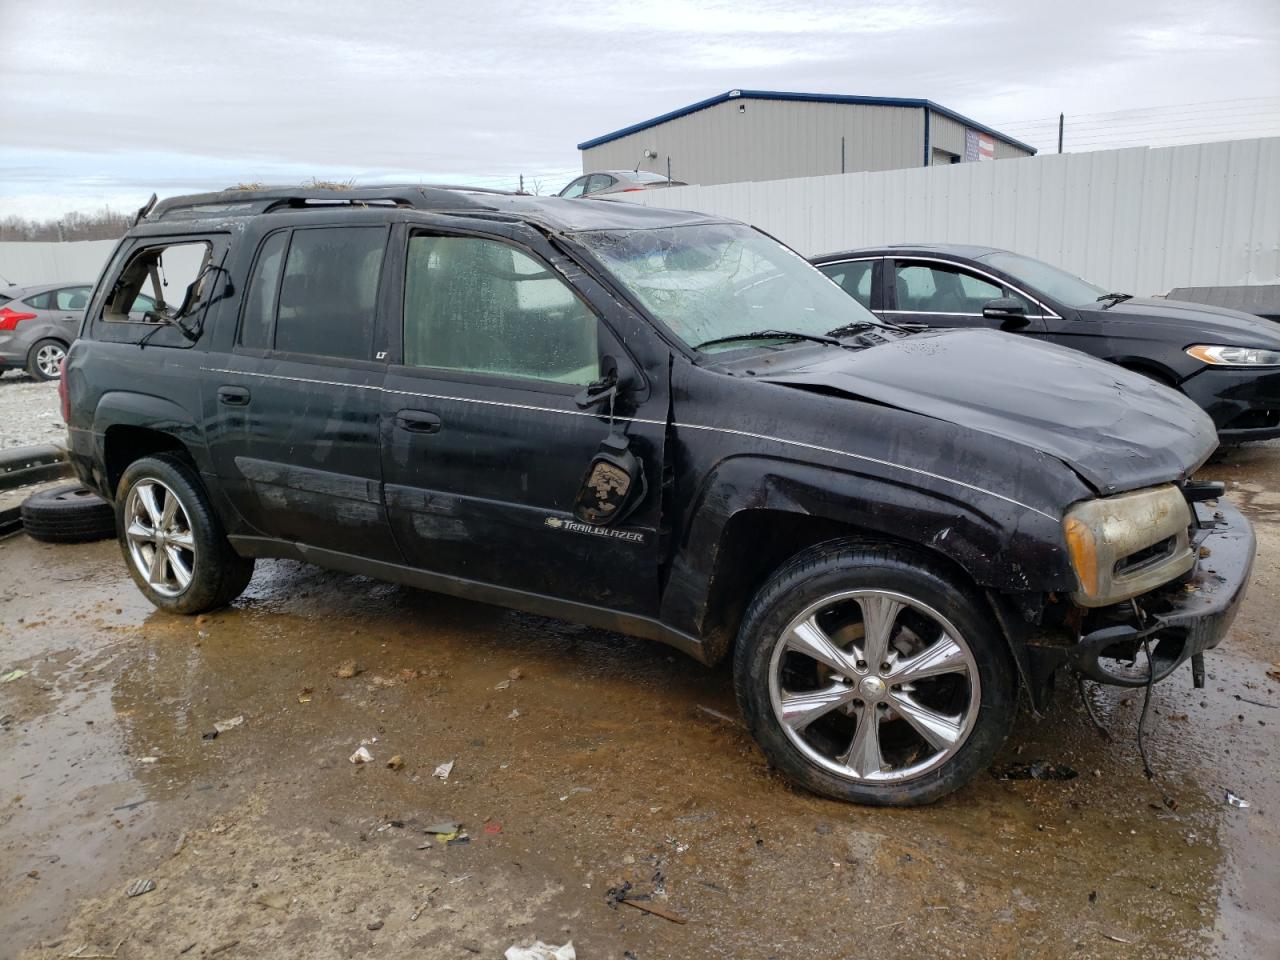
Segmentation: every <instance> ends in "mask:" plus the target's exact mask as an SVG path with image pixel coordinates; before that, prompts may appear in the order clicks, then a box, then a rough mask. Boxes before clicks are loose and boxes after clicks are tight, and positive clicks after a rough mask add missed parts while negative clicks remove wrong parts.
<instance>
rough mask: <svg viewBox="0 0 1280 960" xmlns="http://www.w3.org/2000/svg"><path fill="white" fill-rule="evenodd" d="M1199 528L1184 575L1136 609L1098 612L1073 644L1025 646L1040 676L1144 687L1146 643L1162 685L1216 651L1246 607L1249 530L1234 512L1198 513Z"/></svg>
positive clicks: (1210, 509) (1200, 508)
mask: <svg viewBox="0 0 1280 960" xmlns="http://www.w3.org/2000/svg"><path fill="white" fill-rule="evenodd" d="M1195 509H1196V511H1197V514H1198V515H1199V518H1200V521H1201V529H1200V530H1199V531H1198V534H1197V536H1196V538H1195V541H1194V547H1195V551H1196V555H1197V562H1196V566H1195V568H1194V569H1193V570H1192V571H1191V573H1190V574H1189V576H1187V577H1185V578H1183V579H1181V580H1179V581H1177V582H1175V583H1170V584H1166V585H1165V586H1163V587H1159V588H1157V589H1155V590H1152V591H1150V592H1148V593H1146V594H1143V595H1142V596H1140V597H1138V598H1136V601H1135V603H1134V604H1121V605H1118V606H1117V607H1113V608H1108V609H1106V610H1101V611H1098V612H1097V613H1098V615H1097V616H1096V617H1094V618H1092V619H1091V620H1090V621H1088V623H1090V624H1091V626H1088V627H1086V631H1085V632H1084V633H1083V634H1082V635H1081V636H1080V639H1079V641H1078V642H1076V643H1074V644H1072V645H1069V646H1061V645H1058V644H1054V643H1043V644H1041V643H1038V642H1036V641H1035V640H1033V641H1032V642H1031V644H1030V649H1031V653H1032V655H1033V659H1035V660H1037V661H1039V663H1040V665H1041V669H1044V668H1046V667H1047V668H1049V669H1053V668H1056V667H1059V666H1067V667H1070V668H1071V669H1073V670H1076V671H1078V672H1079V673H1082V674H1083V675H1084V676H1086V677H1088V678H1090V679H1091V680H1096V681H1098V682H1099V683H1107V684H1113V685H1117V686H1123V687H1140V686H1145V685H1146V683H1147V681H1148V673H1147V669H1148V668H1147V664H1146V662H1145V660H1143V662H1141V663H1139V662H1138V661H1139V659H1140V656H1141V654H1142V651H1143V642H1144V641H1146V644H1147V646H1148V647H1149V648H1150V654H1151V659H1150V662H1151V671H1152V675H1153V676H1154V679H1155V680H1156V681H1160V680H1163V679H1164V678H1165V677H1167V676H1169V674H1171V673H1172V672H1173V671H1174V670H1175V669H1177V668H1178V667H1179V666H1181V665H1182V664H1183V663H1185V662H1186V661H1187V660H1188V659H1190V658H1191V657H1193V656H1195V655H1196V654H1199V653H1203V652H1204V651H1205V650H1211V649H1213V648H1214V647H1216V646H1217V645H1218V644H1219V643H1220V642H1221V641H1222V638H1223V637H1224V636H1225V635H1226V633H1227V630H1228V629H1229V628H1230V627H1231V623H1232V621H1233V620H1234V619H1235V616H1236V613H1237V611H1238V610H1239V608H1240V603H1241V602H1242V601H1243V600H1244V595H1245V591H1246V589H1247V588H1248V585H1249V577H1250V574H1251V572H1252V570H1253V557H1254V551H1255V547H1256V539H1255V537H1254V534H1253V527H1252V526H1251V525H1250V523H1249V521H1248V520H1247V519H1245V517H1244V515H1243V514H1241V513H1240V512H1239V511H1238V510H1236V509H1235V508H1234V507H1231V506H1229V505H1228V504H1226V503H1225V502H1222V501H1219V503H1218V505H1217V506H1207V505H1204V504H1199V505H1197V506H1196V508H1195Z"/></svg>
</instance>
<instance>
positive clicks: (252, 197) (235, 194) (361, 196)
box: [146, 183, 513, 220]
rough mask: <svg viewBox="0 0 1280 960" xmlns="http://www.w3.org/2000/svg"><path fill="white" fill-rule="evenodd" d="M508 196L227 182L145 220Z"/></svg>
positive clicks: (427, 187) (475, 201)
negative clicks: (229, 184)
mask: <svg viewBox="0 0 1280 960" xmlns="http://www.w3.org/2000/svg"><path fill="white" fill-rule="evenodd" d="M486 194H488V195H494V194H496V195H501V196H513V194H510V193H507V192H506V191H503V190H490V189H487V188H484V187H463V186H444V185H436V184H418V183H412V184H382V185H379V186H373V187H342V186H333V187H329V186H318V185H310V186H305V185H303V186H279V187H248V188H245V189H241V188H236V187H232V188H229V189H227V190H220V191H217V192H214V193H194V194H188V195H186V196H181V197H170V198H169V199H167V200H161V201H160V202H159V203H157V204H155V205H154V206H152V207H151V208H150V210H148V211H147V214H146V219H148V220H160V219H163V218H164V217H166V216H168V215H169V214H178V213H190V214H196V215H200V214H205V215H211V216H217V215H222V216H243V215H245V214H255V213H267V212H269V211H271V210H278V209H280V208H282V207H288V208H297V209H300V208H305V207H309V206H331V205H337V204H345V205H351V206H360V205H366V204H367V205H370V206H384V205H390V206H397V207H415V208H419V209H429V210H440V209H445V210H452V209H488V208H489V205H488V204H486V203H484V201H483V199H482V197H483V196H484V195H486Z"/></svg>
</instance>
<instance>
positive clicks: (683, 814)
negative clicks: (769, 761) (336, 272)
mask: <svg viewBox="0 0 1280 960" xmlns="http://www.w3.org/2000/svg"><path fill="white" fill-rule="evenodd" d="M1215 469H1220V470H1224V471H1235V473H1236V474H1238V476H1237V477H1236V480H1237V482H1238V483H1252V484H1256V485H1258V487H1259V490H1260V492H1261V493H1262V494H1264V495H1265V491H1266V490H1268V489H1275V488H1276V487H1275V485H1274V484H1273V483H1272V482H1271V479H1272V478H1270V477H1267V476H1265V475H1263V474H1262V470H1263V467H1260V466H1258V464H1257V463H1256V462H1251V463H1246V464H1243V465H1242V464H1238V463H1231V462H1226V463H1224V464H1219V465H1217V466H1216V467H1215ZM1268 469H1269V468H1268ZM1245 506H1246V508H1247V509H1249V510H1250V511H1251V513H1253V514H1254V516H1255V519H1256V520H1257V521H1258V522H1259V535H1260V536H1259V539H1260V556H1259V561H1258V565H1257V569H1256V571H1255V575H1256V582H1255V584H1254V586H1253V589H1252V593H1251V595H1250V597H1249V599H1248V601H1247V604H1246V607H1245V609H1244V611H1243V612H1242V614H1241V616H1240V619H1239V620H1238V622H1237V624H1236V627H1235V628H1234V629H1233V632H1232V636H1231V637H1230V638H1229V639H1228V641H1227V643H1226V644H1225V645H1224V647H1223V648H1222V650H1221V651H1220V652H1218V653H1217V654H1215V655H1213V656H1211V657H1210V659H1209V674H1210V680H1209V686H1208V688H1207V689H1206V690H1203V691H1196V690H1193V689H1192V688H1191V678H1190V674H1189V671H1183V672H1182V673H1180V674H1179V675H1178V676H1176V677H1175V678H1173V679H1171V680H1170V681H1168V682H1167V683H1165V684H1162V685H1161V686H1159V687H1157V688H1156V691H1155V696H1154V698H1153V704H1152V715H1151V721H1150V722H1151V728H1150V734H1149V741H1148V747H1149V752H1150V755H1151V759H1152V764H1153V766H1154V767H1155V769H1156V771H1157V780H1156V781H1155V782H1149V781H1147V780H1146V778H1144V777H1143V775H1142V772H1141V767H1140V763H1139V761H1138V758H1137V753H1136V748H1135V744H1134V731H1135V727H1136V723H1137V717H1138V714H1139V711H1140V709H1141V705H1142V697H1141V692H1140V691H1139V692H1137V693H1135V692H1132V691H1118V690H1109V689H1108V690H1097V689H1094V690H1091V691H1090V693H1089V695H1090V696H1091V697H1092V698H1093V702H1094V704H1095V706H1096V707H1097V709H1098V711H1099V713H1100V714H1101V715H1102V717H1103V719H1104V722H1105V723H1106V724H1107V725H1108V727H1110V728H1111V730H1112V731H1113V733H1114V735H1115V737H1116V740H1115V742H1114V743H1112V744H1106V743H1103V742H1102V741H1101V740H1100V739H1099V737H1098V735H1097V734H1096V733H1095V731H1094V730H1093V729H1092V727H1091V726H1090V724H1089V722H1088V720H1087V717H1086V716H1085V714H1084V712H1083V709H1082V706H1081V704H1080V702H1079V699H1078V696H1077V694H1076V693H1075V691H1074V689H1068V688H1069V687H1070V685H1069V684H1064V685H1063V689H1059V690H1058V691H1057V693H1056V695H1055V703H1054V706H1053V711H1052V713H1051V714H1050V715H1049V716H1048V717H1047V718H1046V719H1045V720H1042V721H1036V720H1035V719H1034V718H1032V717H1031V716H1030V715H1027V714H1025V713H1024V714H1023V715H1022V716H1021V717H1020V721H1019V725H1018V728H1017V730H1016V732H1015V734H1014V736H1013V738H1012V740H1011V741H1010V743H1009V744H1008V746H1007V748H1006V750H1005V751H1004V754H1003V755H1002V756H1001V757H1000V759H999V761H998V763H997V768H999V767H1003V766H1007V765H1010V764H1032V763H1035V762H1037V761H1047V762H1052V763H1056V764H1065V765H1067V766H1070V767H1071V768H1073V769H1074V770H1076V771H1078V773H1079V776H1078V777H1076V778H1075V779H1071V780H1063V781H1041V780H999V779H996V778H994V777H992V776H982V777H980V778H978V779H977V780H976V781H975V782H974V783H973V784H972V785H971V786H970V787H969V788H967V789H965V790H963V791H961V792H960V793H958V794H956V795H954V796H952V797H951V798H948V799H947V800H945V801H943V802H942V803H939V804H937V805H935V806H933V807H930V808H927V809H923V810H912V811H900V810H871V809H864V808H858V807H852V806H847V805H841V804H837V803H832V802H829V801H825V800H821V799H818V798H815V797H812V796H809V795H807V794H804V793H800V792H797V791H794V790H792V789H791V788H789V787H788V786H787V785H786V783H785V782H783V781H782V780H781V779H780V778H779V777H777V776H776V775H774V774H773V773H772V772H771V771H770V770H769V769H768V768H767V766H766V765H765V764H764V762H763V760H762V758H761V756H760V754H759V753H758V751H757V750H756V748H755V747H754V745H753V744H752V742H751V740H750V739H749V738H748V737H747V735H746V733H745V732H744V731H743V729H742V728H741V726H740V725H739V724H738V723H737V722H736V719H735V718H736V716H737V710H736V706H735V704H734V702H733V699H732V693H731V690H730V684H729V678H728V674H727V672H726V671H725V670H723V669H717V670H706V669H704V668H702V667H699V666H696V665H695V664H693V663H692V662H691V661H688V660H687V659H685V658H684V657H682V656H680V655H679V654H676V653H673V652H670V651H668V650H666V649H665V648H662V647H660V646H656V645H653V644H648V643H645V642H643V641H635V640H629V639H626V638H623V637H618V636H615V635H612V634H608V633H604V632H601V631H597V630H592V629H587V628H582V627H576V626H571V625H567V624H564V623H560V622H557V621H549V620H543V619H539V618H535V617H527V616H523V615H519V614H515V613H510V612H507V611H503V610H498V609H495V608H492V607H486V606H482V605H478V604H471V603H465V602H461V601H455V600H451V599H448V598H442V597H435V596H432V595H429V594H424V593H418V592H415V591H412V590H408V589H403V588H399V587H392V586H388V585H385V584H380V583H377V582H374V581H370V580H364V579H360V578H353V577H346V576H339V575H334V574H328V573H324V572H321V571H318V570H315V569H314V568H309V567H306V566H302V565H298V564H293V563H286V562H278V563H275V562H273V563H262V564H260V566H259V572H258V574H257V576H256V577H255V579H254V582H253V584H252V585H251V586H250V588H249V591H248V592H247V594H246V596H245V597H244V598H243V599H242V601H241V602H240V603H238V604H237V606H236V607H234V608H232V609H229V610H226V611H222V612H219V613H217V614H213V615H210V616H207V617H204V618H201V619H199V620H195V619H181V618H173V617H168V616H165V615H161V614H158V613H155V612H153V611H152V610H151V609H150V608H149V606H147V605H146V604H145V602H144V601H143V600H142V599H141V597H140V596H139V595H138V594H137V592H136V591H135V590H134V588H133V587H132V584H131V583H130V582H129V580H128V578H127V576H126V575H125V572H124V569H123V566H122V564H121V562H120V560H119V557H118V553H117V552H116V547H115V545H114V544H111V543H105V544H93V545H87V546H78V547H61V548H55V547H50V546H45V545H40V544H35V543H33V542H31V541H29V540H27V539H25V538H22V537H18V538H11V539H9V540H7V541H3V542H0V568H2V569H3V571H4V575H3V578H2V580H3V586H0V604H2V605H3V611H4V612H3V616H2V617H0V620H2V621H3V623H2V625H0V667H2V668H3V671H0V672H7V671H8V670H10V669H14V668H21V669H26V670H28V671H29V673H28V674H27V675H26V676H25V677H22V678H21V679H19V680H15V681H13V682H11V683H7V684H3V685H0V715H3V716H4V718H5V719H4V720H3V723H2V724H0V785H2V787H0V789H3V791H4V792H3V795H2V796H0V930H4V931H5V933H6V937H5V939H4V943H3V944H0V956H18V957H23V958H28V960H34V958H44V957H54V956H62V955H63V954H67V953H72V952H75V951H77V950H81V949H82V948H83V951H82V952H84V953H107V954H109V953H111V952H112V951H113V950H115V949H116V948H117V947H118V953H117V956H118V957H119V958H120V960H133V958H140V957H162V956H187V957H203V956H218V957H255V958H257V957H296V956H304V955H305V956H308V957H312V958H326V957H335V958H336V957H361V956H374V955H381V956H416V955H421V956H430V957H475V956H481V957H500V956H501V955H502V951H503V950H504V949H505V948H506V947H507V946H509V945H510V944H511V943H513V942H516V941H521V940H528V939H531V938H533V937H538V938H541V939H543V940H545V941H548V942H554V943H561V942H563V941H564V940H567V939H573V941H574V942H575V944H576V945H577V948H578V955H579V956H580V957H584V958H598V957H617V958H622V957H625V956H632V957H636V958H647V957H694V956H696V957H743V958H749V957H760V958H766V957H788V958H803V957H824V958H825V957H831V956H853V955H858V956H865V955H878V956H880V955H887V956H903V957H906V956H922V955H927V956H933V957H1005V956H1007V957H1060V956H1072V957H1162V958H1163V957H1257V956H1265V955H1267V951H1268V950H1272V949H1274V944H1275V943H1276V942H1280V930H1278V929H1277V928H1276V923H1277V921H1276V918H1275V915H1274V904H1275V903H1276V902H1280V889H1277V888H1278V887H1280V882H1278V880H1277V877H1276V873H1275V870H1274V866H1273V865H1274V863H1275V861H1276V857H1277V854H1280V838H1277V835H1276V830H1275V827H1274V820H1275V810H1276V809H1277V805H1276V800H1277V798H1278V796H1280V776H1278V775H1277V764H1276V761H1275V759H1274V756H1273V746H1274V743H1275V731H1276V726H1277V725H1280V709H1276V708H1275V707H1276V705H1277V704H1280V684H1277V683H1275V682H1274V681H1271V680H1269V679H1268V677H1267V676H1266V671H1267V669H1270V664H1271V662H1272V661H1274V660H1277V659H1280V656H1278V655H1277V654H1276V653H1275V647H1274V640H1273V637H1272V631H1273V626H1272V625H1273V624H1274V623H1275V622H1276V619H1277V613H1278V612H1280V611H1278V610H1277V601H1276V593H1275V589H1274V588H1275V582H1276V580H1275V577H1276V573H1277V571H1276V559H1277V558H1280V544H1277V543H1276V538H1275V530H1274V529H1273V528H1272V527H1271V526H1270V524H1271V523H1273V520H1272V518H1271V517H1269V516H1267V513H1266V510H1265V509H1264V508H1265V506H1266V504H1264V503H1258V504H1256V505H1251V504H1250V503H1249V502H1248V500H1247V499H1246V501H1245ZM348 661H355V666H356V668H357V670H356V671H353V670H351V669H350V667H349V665H348V666H347V668H346V669H342V668H343V667H344V665H346V664H347V662H348ZM353 672H354V674H355V675H353V676H337V675H335V674H338V673H342V674H347V673H353ZM513 677H514V679H513ZM1237 697H1239V698H1240V699H1237ZM1250 701H1256V703H1255V702H1250ZM702 708H709V710H707V709H702ZM716 714H722V715H723V716H724V717H727V718H728V719H722V718H721V717H720V716H717V715H716ZM235 717H243V718H244V721H243V724H242V725H240V726H235V727H231V728H229V729H226V730H225V731H224V732H222V733H220V734H219V735H218V736H217V737H216V739H205V738H204V735H205V734H208V733H209V732H211V731H212V730H214V729H215V724H217V723H218V722H219V721H225V720H229V719H233V718H235ZM363 741H368V742H367V743H366V744H365V746H366V749H367V750H368V751H369V752H370V753H371V755H372V757H373V761H372V762H371V763H367V764H362V765H354V764H352V763H350V762H349V760H348V757H349V756H350V755H351V754H352V753H353V752H354V751H355V750H356V748H357V747H358V746H360V745H361V743H362V742H363ZM393 757H399V758H400V759H401V760H402V761H403V768H402V769H398V770H395V769H390V768H388V767H387V765H386V764H387V762H388V761H390V760H391V759H392V758H393ZM448 761H452V762H453V764H454V765H453V767H452V770H451V772H450V774H449V776H448V779H447V780H444V779H441V778H439V777H436V776H434V775H433V771H434V770H435V769H436V768H437V766H438V765H440V764H442V763H446V762H448ZM1227 790H1231V791H1232V792H1233V793H1234V794H1236V795H1238V796H1241V797H1244V798H1246V799H1247V800H1248V801H1249V802H1250V803H1251V806H1250V807H1249V808H1248V809H1241V808H1237V807H1233V806H1230V805H1228V804H1227V803H1226V802H1225V799H1224V797H1225V792H1226V791H1227ZM135 804H136V805H135ZM442 820H444V821H456V822H459V823H460V824H461V827H460V831H461V833H460V835H459V836H458V837H455V838H454V842H452V843H451V842H449V841H448V840H447V839H445V838H443V837H441V836H440V835H437V834H428V833H425V832H424V830H425V829H426V828H427V827H433V826H438V825H439V824H438V821H442ZM464 838H465V839H464ZM458 841H463V842H458ZM32 873H34V874H35V875H34V876H32V875H31V874H32ZM140 878H150V879H154V880H155V881H156V889H155V890H154V891H152V892H149V893H146V894H143V895H142V896H138V897H135V898H128V897H126V896H125V888H126V887H127V886H128V885H129V884H130V883H131V882H132V881H134V880H136V879H140ZM627 883H630V884H631V888H630V891H629V892H630V894H631V895H635V894H642V895H644V894H647V895H649V896H650V897H651V899H650V900H649V901H646V902H647V903H650V904H652V905H654V906H657V907H659V908H660V909H661V910H663V911H664V912H666V913H668V914H672V915H675V916H678V917H679V918H680V919H684V920H686V921H687V922H685V923H677V922H673V921H672V920H668V919H663V918H661V917H658V916H653V915H649V914H646V913H644V912H642V911H641V910H638V909H636V908H632V907H629V906H627V905H616V903H615V904H614V905H611V904H610V900H611V898H610V896H609V891H610V889H615V890H616V889H617V888H620V887H622V886H623V885H624V884H627ZM184 949H185V950H186V953H183V952H182V951H183V950H184Z"/></svg>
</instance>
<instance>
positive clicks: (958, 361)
mask: <svg viewBox="0 0 1280 960" xmlns="http://www.w3.org/2000/svg"><path fill="white" fill-rule="evenodd" d="M752 366H753V367H754V369H755V370H756V373H757V376H756V378H755V379H757V380H763V381H765V382H767V383H776V384H783V385H787V386H792V387H799V388H804V389H810V390H817V391H820V392H823V393H828V394H830V393H836V394H842V395H845V396H848V397H849V398H851V399H856V400H865V401H869V402H872V403H878V404H883V405H886V406H890V407H895V408H898V409H901V410H906V411H910V412H913V413H918V414H920V415H922V416H926V417H933V418H935V419H938V420H945V421H947V422H949V423H954V424H956V425H958V426H962V427H967V428H970V429H972V430H978V431H981V432H983V433H987V434H991V435H992V436H996V437H1002V438H1004V439H1005V440H1009V441H1012V442H1014V443H1019V444H1023V445H1025V446H1028V447H1032V448H1034V449H1036V450H1039V451H1042V452H1043V453H1046V454H1048V455H1050V456H1052V457H1056V458H1057V459H1059V460H1061V461H1062V462H1064V463H1066V464H1067V465H1068V466H1070V467H1071V468H1072V469H1073V470H1075V471H1076V473H1078V474H1079V475H1080V476H1081V477H1082V478H1083V479H1084V480H1085V481H1086V482H1087V483H1089V484H1090V485H1091V486H1092V487H1094V489H1096V490H1097V491H1098V492H1099V493H1103V494H1109V493H1116V492H1119V491H1123V490H1132V489H1135V488H1137V487H1144V486H1149V485H1151V484H1156V483H1164V482H1167V481H1170V480H1176V479H1178V478H1180V477H1183V476H1185V475H1187V474H1189V473H1190V472H1191V471H1192V470H1194V469H1195V468H1196V467H1198V466H1199V465H1200V464H1201V463H1202V462H1203V461H1204V460H1205V459H1206V458H1207V457H1208V455H1209V454H1210V453H1211V452H1212V451H1213V449H1214V447H1215V446H1217V440H1218V438H1217V432H1216V431H1215V429H1214V426H1213V421H1211V420H1210V419H1209V417H1208V416H1207V415H1206V414H1205V413H1204V411H1203V410H1201V409H1200V408H1199V407H1198V406H1196V404H1194V403H1192V402H1191V401H1190V400H1188V399H1187V398H1186V397H1184V396H1182V395H1181V394H1179V393H1177V392H1175V391H1173V390H1171V389H1169V388H1168V387H1164V386H1161V385H1159V384H1157V383H1155V382H1154V381H1152V380H1149V379H1147V378H1146V377H1143V376H1141V375H1140V374H1136V373H1131V372H1129V371H1127V370H1124V369H1122V368H1120V367H1117V366H1114V365H1112V364H1109V363H1103V362H1102V361H1100V360H1095V359H1093V358H1092V357H1088V356H1086V355H1085V354H1083V353H1079V352H1077V351H1075V350H1068V349H1065V348H1063V347H1057V346H1053V345H1051V344H1042V343H1035V342H1032V341H1028V340H1026V339H1024V338H1021V337H1016V336H1013V335H1010V334H1004V333H998V332H996V331H994V330H941V331H935V332H929V333H922V334H917V335H915V336H911V337H905V338H903V339H900V340H892V341H890V342H888V343H884V344H879V345H877V346H873V347H867V348H865V349H862V350H847V349H835V348H825V349H819V350H807V349H803V350H796V349H787V350H782V351H779V352H778V353H776V354H773V355H772V356H771V357H770V358H769V361H768V362H765V363H761V362H759V361H758V360H757V361H756V362H755V363H753V365H752Z"/></svg>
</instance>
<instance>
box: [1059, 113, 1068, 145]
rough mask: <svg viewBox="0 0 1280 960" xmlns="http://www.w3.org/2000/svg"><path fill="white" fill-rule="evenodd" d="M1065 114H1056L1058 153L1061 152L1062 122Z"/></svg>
mask: <svg viewBox="0 0 1280 960" xmlns="http://www.w3.org/2000/svg"><path fill="white" fill-rule="evenodd" d="M1066 116H1067V115H1066V114H1065V113H1060V114H1058V152H1059V153H1061V152H1062V122H1063V121H1064V120H1065V119H1066Z"/></svg>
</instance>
